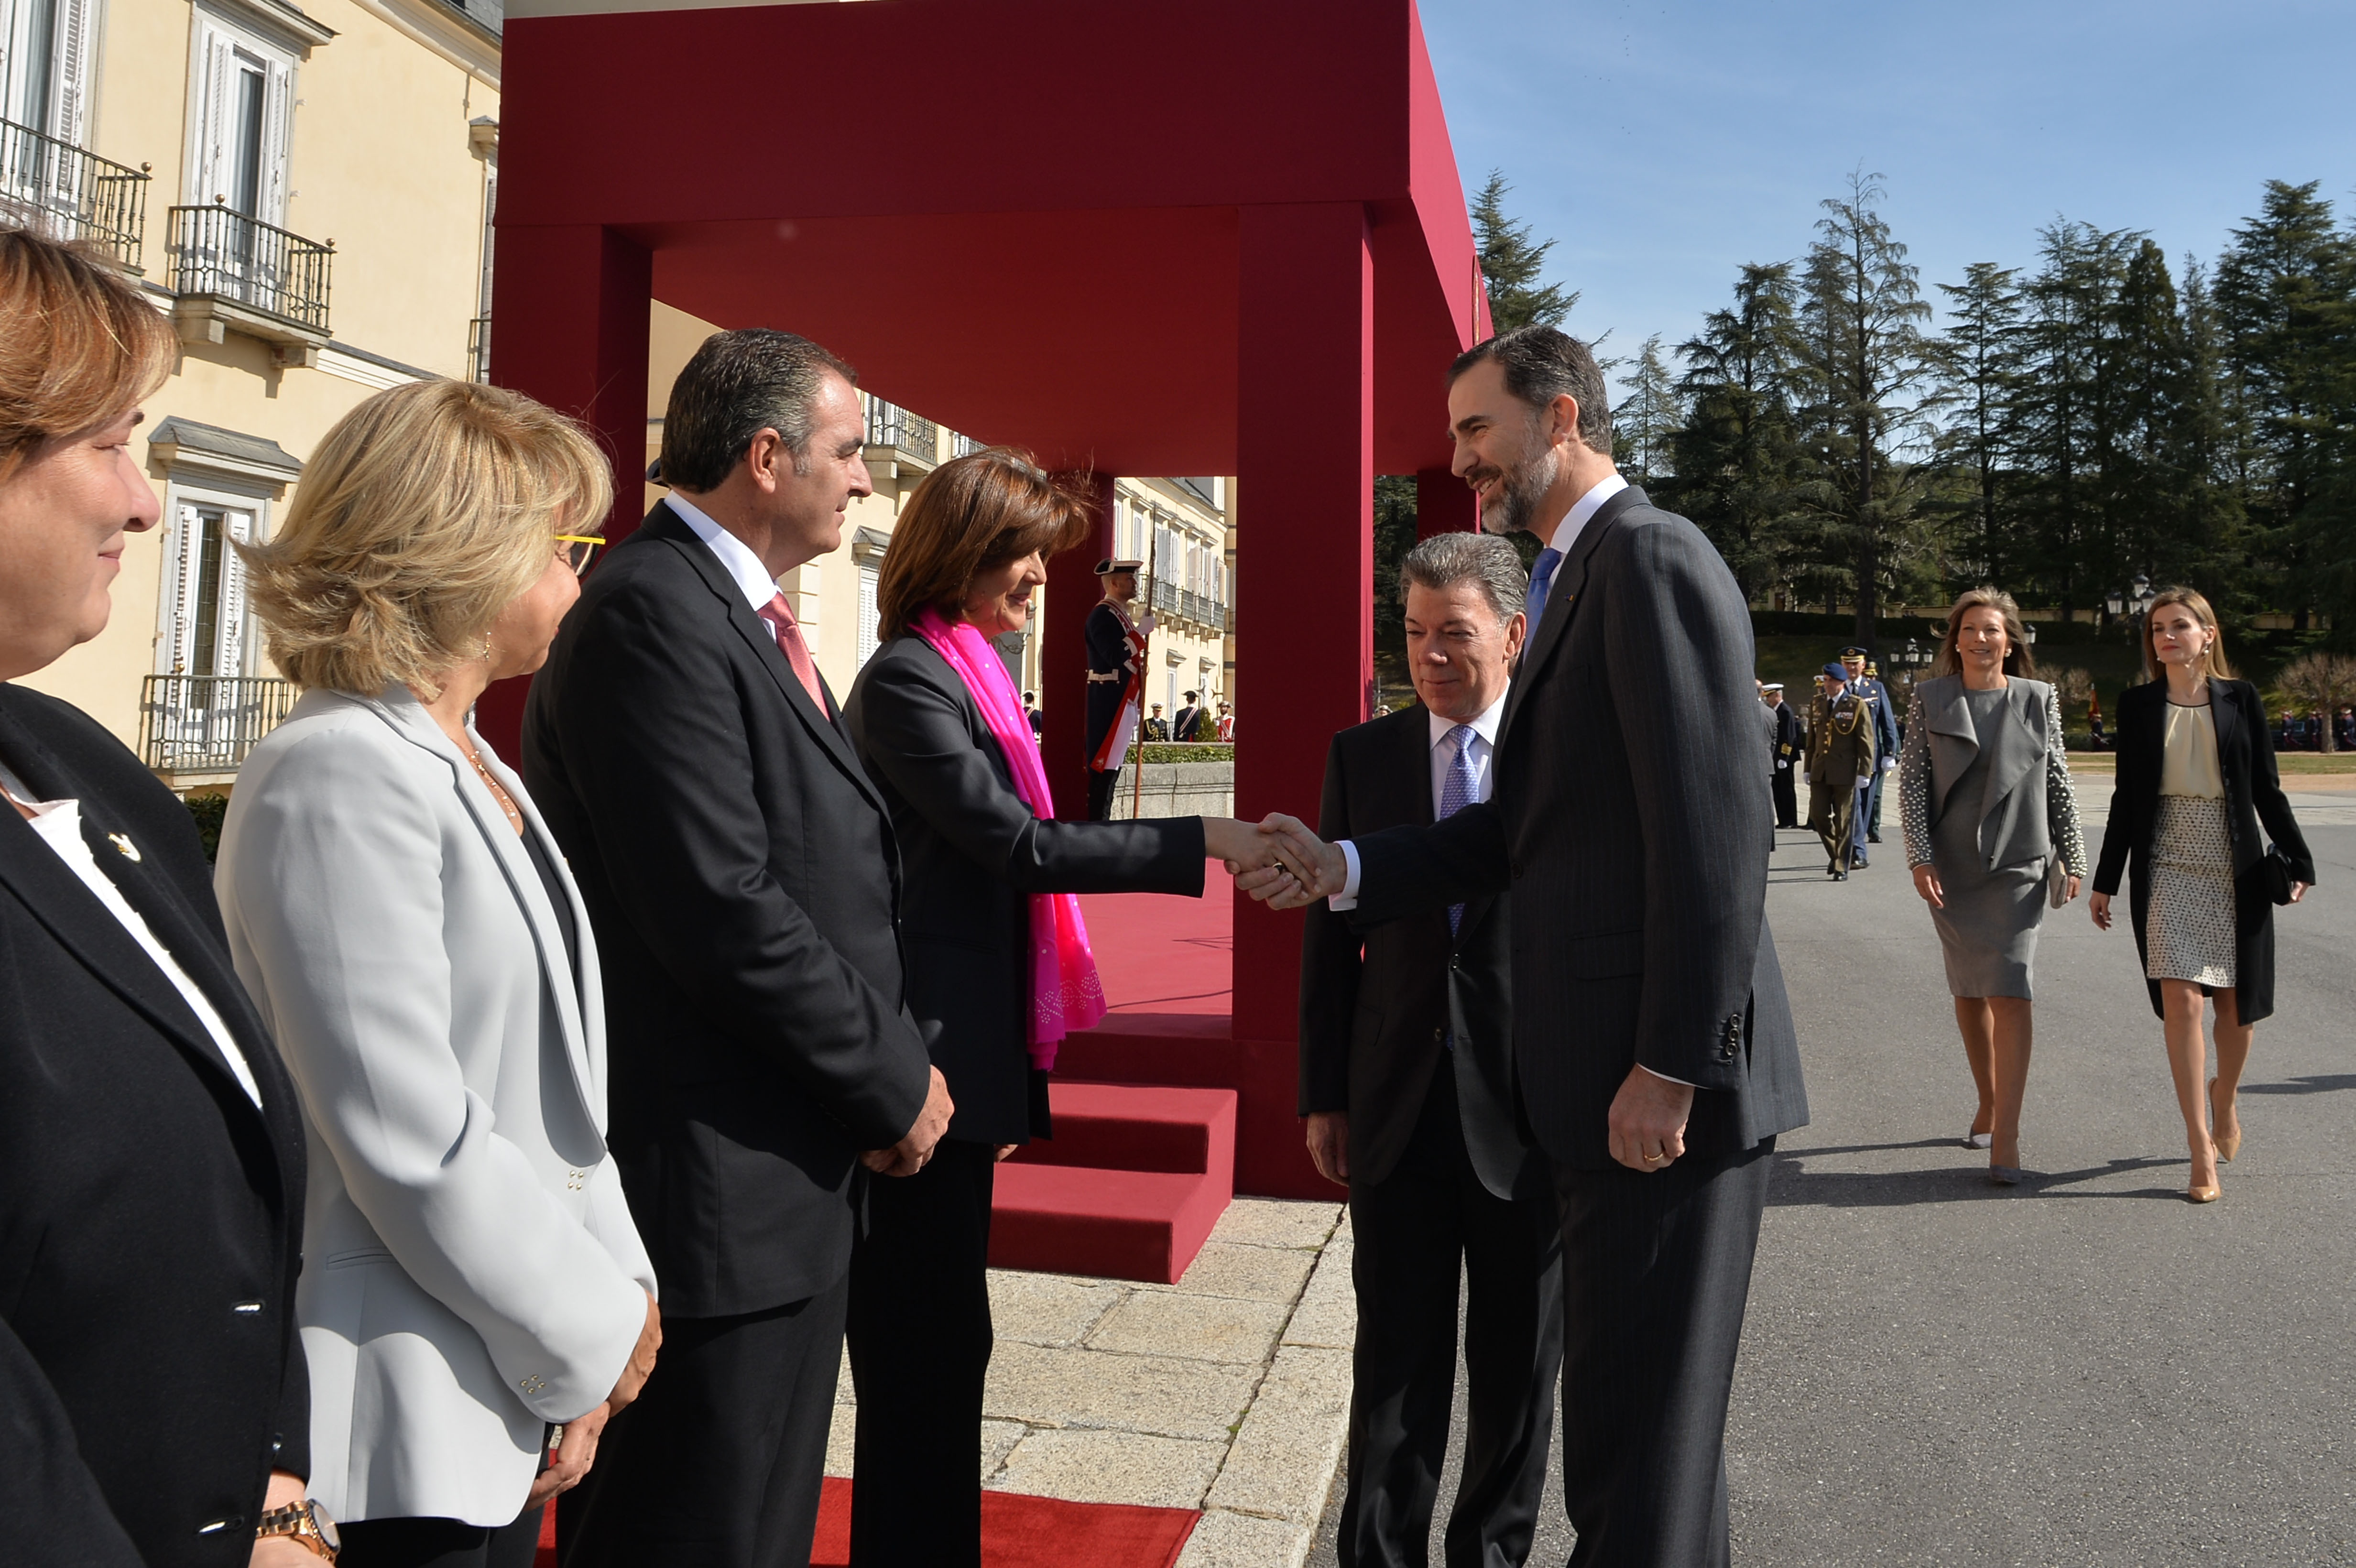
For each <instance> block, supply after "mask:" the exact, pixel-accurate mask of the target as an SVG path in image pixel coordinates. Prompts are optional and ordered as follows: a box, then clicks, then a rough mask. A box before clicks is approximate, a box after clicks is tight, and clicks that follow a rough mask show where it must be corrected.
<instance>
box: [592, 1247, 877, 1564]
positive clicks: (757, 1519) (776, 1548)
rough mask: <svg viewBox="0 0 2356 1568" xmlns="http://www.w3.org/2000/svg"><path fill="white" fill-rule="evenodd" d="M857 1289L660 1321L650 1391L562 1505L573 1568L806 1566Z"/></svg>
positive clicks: (612, 1430) (616, 1423)
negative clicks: (846, 1323) (848, 1310)
mask: <svg viewBox="0 0 2356 1568" xmlns="http://www.w3.org/2000/svg"><path fill="white" fill-rule="evenodd" d="M850 1294H851V1286H850V1281H849V1280H848V1279H847V1278H846V1279H844V1280H843V1281H841V1283H839V1284H837V1285H833V1286H832V1287H830V1289H828V1290H827V1291H825V1292H824V1293H822V1294H820V1295H818V1296H809V1297H808V1298H806V1299H804V1300H801V1301H795V1302H789V1303H787V1305H785V1306H783V1307H771V1308H769V1309H768V1310H767V1311H766V1312H747V1313H743V1314H740V1315H738V1316H735V1317H668V1318H665V1319H664V1320H663V1342H662V1353H661V1354H660V1355H659V1357H657V1358H656V1360H655V1370H654V1374H653V1375H652V1376H651V1377H649V1378H648V1379H647V1386H646V1388H645V1390H644V1391H643V1392H641V1393H640V1394H639V1395H638V1397H637V1403H633V1404H632V1405H630V1407H629V1408H628V1409H626V1410H625V1411H623V1412H622V1413H621V1414H619V1415H617V1416H616V1417H615V1418H614V1419H613V1420H612V1421H611V1422H610V1423H608V1424H607V1425H606V1427H605V1436H604V1437H603V1438H602V1439H601V1440H600V1441H599V1443H598V1445H597V1463H596V1465H595V1466H594V1467H592V1468H591V1470H590V1472H589V1477H588V1479H586V1480H585V1481H584V1482H583V1483H582V1484H581V1485H580V1486H578V1487H576V1488H573V1490H572V1491H569V1492H566V1493H564V1494H563V1495H562V1496H561V1497H560V1498H558V1499H557V1504H556V1519H557V1537H558V1546H559V1548H560V1561H561V1562H562V1563H563V1565H564V1568H809V1554H810V1538H811V1536H812V1534H813V1533H814V1532H815V1531H817V1529H818V1500H819V1481H820V1480H821V1479H822V1478H823V1476H824V1473H825V1470H826V1435H827V1428H828V1425H829V1424H830V1422H831V1420H832V1418H833V1415H834V1384H835V1376H836V1373H837V1371H839V1370H840V1368H841V1364H842V1319H843V1311H844V1307H845V1305H846V1303H847V1302H848V1300H849V1298H850Z"/></svg>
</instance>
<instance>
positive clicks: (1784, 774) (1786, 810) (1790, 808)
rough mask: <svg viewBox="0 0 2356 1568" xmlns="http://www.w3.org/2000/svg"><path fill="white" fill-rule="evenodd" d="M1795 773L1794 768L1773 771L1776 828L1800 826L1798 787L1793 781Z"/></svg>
mask: <svg viewBox="0 0 2356 1568" xmlns="http://www.w3.org/2000/svg"><path fill="white" fill-rule="evenodd" d="M1797 771H1798V770H1796V769H1794V768H1777V769H1776V770H1775V826H1776V827H1798V826H1800V786H1799V784H1797V783H1796V782H1795V781H1794V774H1795V773H1797Z"/></svg>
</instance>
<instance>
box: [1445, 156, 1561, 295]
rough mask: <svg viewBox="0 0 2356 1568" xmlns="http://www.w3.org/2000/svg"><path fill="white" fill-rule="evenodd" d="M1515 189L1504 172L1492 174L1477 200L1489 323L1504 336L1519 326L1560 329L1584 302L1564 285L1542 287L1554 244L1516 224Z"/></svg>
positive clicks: (1476, 235)
mask: <svg viewBox="0 0 2356 1568" xmlns="http://www.w3.org/2000/svg"><path fill="white" fill-rule="evenodd" d="M1513 188H1514V187H1512V186H1511V185H1509V184H1507V183H1506V181H1505V171H1504V170H1503V169H1491V170H1490V171H1489V178H1488V182H1487V183H1486V184H1484V185H1483V186H1482V187H1481V194H1480V195H1479V196H1477V197H1473V199H1472V239H1473V243H1474V245H1475V246H1476V247H1477V248H1478V250H1479V252H1480V257H1481V277H1482V280H1483V282H1484V283H1487V285H1488V289H1489V321H1490V324H1491V325H1492V327H1493V328H1494V330H1495V331H1498V332H1511V331H1512V330H1514V328H1515V327H1517V326H1530V325H1538V326H1560V325H1562V324H1563V320H1564V318H1565V317H1567V316H1569V315H1570V311H1571V307H1572V306H1573V305H1575V304H1578V303H1579V295H1578V293H1576V292H1568V293H1567V292H1565V291H1564V289H1563V287H1562V285H1561V284H1559V283H1545V284H1541V283H1539V282H1538V273H1539V272H1540V270H1541V269H1543V268H1544V267H1545V265H1546V259H1547V251H1551V250H1553V249H1554V241H1553V240H1536V239H1533V238H1532V236H1531V232H1530V226H1529V225H1528V224H1527V223H1518V222H1515V220H1514V219H1512V218H1511V217H1509V216H1508V215H1507V214H1506V212H1505V196H1506V193H1507V192H1509V191H1511V190H1512V189H1513Z"/></svg>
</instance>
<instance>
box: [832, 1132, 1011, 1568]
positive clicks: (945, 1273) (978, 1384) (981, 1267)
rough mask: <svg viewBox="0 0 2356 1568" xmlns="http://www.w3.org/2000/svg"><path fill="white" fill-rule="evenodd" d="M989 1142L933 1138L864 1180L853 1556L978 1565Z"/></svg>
mask: <svg viewBox="0 0 2356 1568" xmlns="http://www.w3.org/2000/svg"><path fill="white" fill-rule="evenodd" d="M996 1153H997V1151H996V1150H995V1149H993V1148H992V1147H991V1146H990V1145H988V1144H978V1143H969V1142H967V1141H966V1140H964V1139H962V1138H943V1139H942V1140H941V1142H940V1144H939V1146H938V1147H937V1148H936V1149H935V1151H934V1154H933V1157H932V1159H931V1161H930V1162H928V1163H927V1164H926V1167H925V1168H924V1169H922V1170H920V1171H918V1172H917V1173H916V1175H914V1176H911V1177H905V1178H901V1179H894V1178H891V1177H878V1178H876V1179H874V1180H873V1181H872V1182H870V1183H869V1184H868V1189H867V1191H868V1197H867V1232H866V1233H865V1234H864V1235H863V1236H862V1237H861V1238H860V1242H859V1247H858V1250H857V1251H856V1252H854V1253H852V1254H851V1381H852V1383H853V1384H854V1385H856V1387H857V1388H858V1390H859V1435H858V1439H857V1441H856V1443H855V1445H854V1456H853V1459H852V1467H851V1561H852V1562H854V1563H858V1564H859V1568H902V1565H907V1568H980V1563H981V1477H980V1467H979V1466H978V1465H977V1464H976V1462H975V1455H976V1454H977V1453H978V1452H979V1451H980V1444H981V1391H982V1380H983V1379H984V1378H985V1377H986V1376H987V1375H988V1374H989V1371H990V1347H991V1325H990V1279H989V1275H988V1272H987V1271H988V1267H989V1256H990V1198H991V1190H992V1188H993V1186H994V1184H995V1179H996V1172H997V1163H996Z"/></svg>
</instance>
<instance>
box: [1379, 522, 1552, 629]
mask: <svg viewBox="0 0 2356 1568" xmlns="http://www.w3.org/2000/svg"><path fill="white" fill-rule="evenodd" d="M1464 581H1473V582H1478V583H1479V584H1480V585H1481V596H1482V597H1483V598H1484V599H1486V600H1487V601H1488V602H1489V608H1490V609H1492V610H1494V611H1495V612H1496V613H1497V623H1498V624H1499V625H1503V624H1505V623H1506V622H1508V621H1511V620H1512V619H1513V618H1514V617H1515V615H1518V614H1520V613H1521V612H1522V605H1523V602H1524V601H1525V600H1526V599H1527V598H1528V597H1529V592H1530V579H1529V574H1528V573H1527V572H1526V571H1523V570H1522V558H1521V557H1520V556H1519V555H1517V554H1515V550H1514V547H1513V545H1512V544H1511V543H1509V542H1508V541H1506V540H1505V539H1500V538H1499V537H1498V536H1496V535H1495V534H1469V533H1468V534H1457V533H1449V534H1434V535H1432V536H1431V537H1430V539H1425V540H1424V541H1423V542H1422V543H1421V544H1419V545H1417V546H1416V547H1415V548H1414V549H1411V550H1409V551H1408V552H1407V559H1406V560H1402V561H1400V562H1399V576H1398V591H1399V598H1400V599H1401V600H1402V601H1404V600H1405V599H1406V598H1407V591H1408V588H1409V587H1410V586H1413V585H1420V586H1422V587H1425V588H1453V587H1455V586H1456V585H1457V584H1458V583H1460V582H1464Z"/></svg>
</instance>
